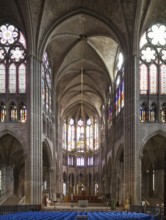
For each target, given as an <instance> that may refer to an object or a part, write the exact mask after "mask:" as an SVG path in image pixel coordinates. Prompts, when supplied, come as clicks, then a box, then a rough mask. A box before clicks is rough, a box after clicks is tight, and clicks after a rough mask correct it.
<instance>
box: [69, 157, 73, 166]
mask: <svg viewBox="0 0 166 220" xmlns="http://www.w3.org/2000/svg"><path fill="white" fill-rule="evenodd" d="M68 165H70V166H73V157H71V156H69V157H68Z"/></svg>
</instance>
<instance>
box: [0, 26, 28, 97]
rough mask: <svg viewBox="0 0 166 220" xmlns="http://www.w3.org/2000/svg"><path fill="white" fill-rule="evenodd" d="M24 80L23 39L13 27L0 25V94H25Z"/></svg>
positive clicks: (24, 44)
mask: <svg viewBox="0 0 166 220" xmlns="http://www.w3.org/2000/svg"><path fill="white" fill-rule="evenodd" d="M9 63H10V65H9ZM18 64H19V65H18ZM4 70H5V71H4ZM25 80H26V41H25V38H24V36H23V34H22V33H21V32H20V31H19V30H18V29H17V28H16V27H15V26H14V25H11V24H8V23H7V24H4V25H1V26H0V93H6V92H9V93H25V92H26V83H25Z"/></svg>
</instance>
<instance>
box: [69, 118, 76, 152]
mask: <svg viewBox="0 0 166 220" xmlns="http://www.w3.org/2000/svg"><path fill="white" fill-rule="evenodd" d="M74 148H75V126H74V120H73V119H70V122H69V126H68V150H72V149H74Z"/></svg>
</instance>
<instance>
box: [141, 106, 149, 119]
mask: <svg viewBox="0 0 166 220" xmlns="http://www.w3.org/2000/svg"><path fill="white" fill-rule="evenodd" d="M140 121H141V122H146V121H148V108H147V106H146V104H144V103H143V104H142V105H141V107H140Z"/></svg>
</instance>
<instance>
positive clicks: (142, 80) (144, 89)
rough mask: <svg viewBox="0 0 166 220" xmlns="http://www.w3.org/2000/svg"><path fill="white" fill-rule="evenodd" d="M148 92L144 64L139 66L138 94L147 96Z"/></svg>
mask: <svg viewBox="0 0 166 220" xmlns="http://www.w3.org/2000/svg"><path fill="white" fill-rule="evenodd" d="M147 92H148V71H147V66H146V65H145V64H142V65H140V93H141V94H147Z"/></svg>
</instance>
